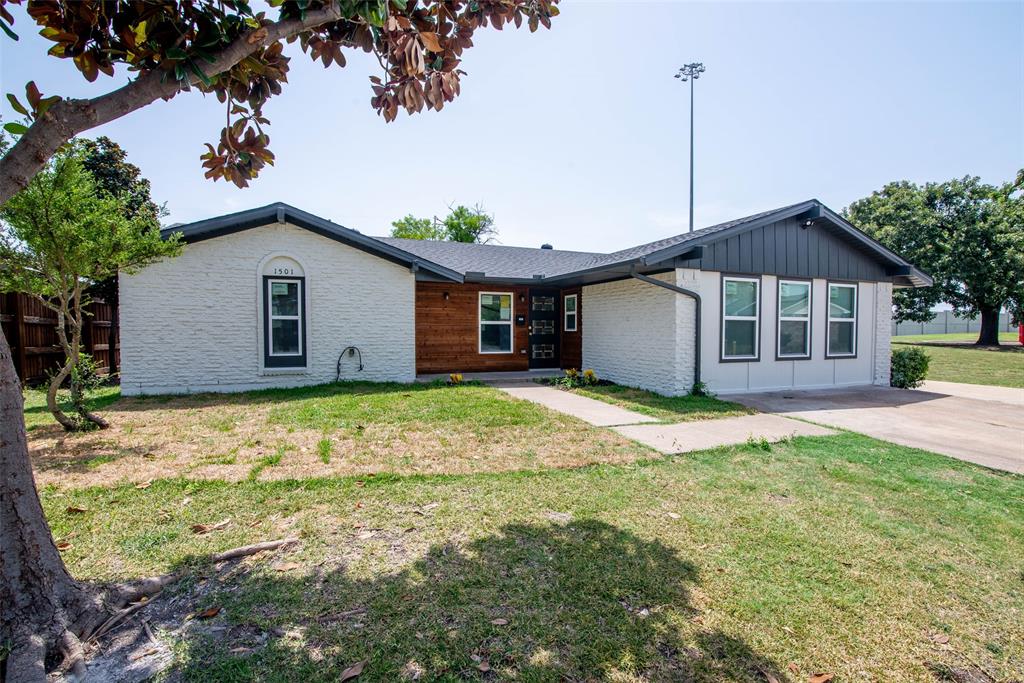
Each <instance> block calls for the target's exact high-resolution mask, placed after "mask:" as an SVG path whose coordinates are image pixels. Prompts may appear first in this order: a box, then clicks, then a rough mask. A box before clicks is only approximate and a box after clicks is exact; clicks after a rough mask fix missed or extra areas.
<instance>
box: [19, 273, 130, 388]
mask: <svg viewBox="0 0 1024 683" xmlns="http://www.w3.org/2000/svg"><path fill="white" fill-rule="evenodd" d="M85 310H86V311H87V313H89V315H86V316H85V323H84V325H83V326H82V350H83V351H84V352H85V353H88V354H89V355H91V356H92V357H93V359H94V360H95V361H96V365H97V366H98V367H99V371H100V373H101V374H106V373H108V372H110V371H111V367H110V366H111V360H113V363H114V371H116V369H117V366H118V353H119V349H120V344H119V340H118V329H117V325H116V322H115V317H114V307H113V306H112V305H111V304H108V303H106V302H105V301H103V299H93V300H92V302H91V303H90V304H89V305H88V306H87V307H86V309H85ZM0 324H2V325H3V331H4V336H6V337H7V343H8V344H10V346H11V355H12V356H13V357H14V370H15V372H17V373H18V378H19V379H20V380H21V382H22V383H23V384H26V385H33V384H39V383H42V382H44V381H46V378H47V374H48V373H49V372H51V371H55V370H57V368H58V367H59V366H60V364H61V363H62V362H63V361H64V352H63V351H62V350H61V348H60V345H59V342H58V340H57V330H56V327H57V314H56V313H54V312H53V311H51V310H50V309H49V308H47V307H46V306H44V305H43V304H42V303H41V302H40V301H39V300H38V299H35V298H33V297H31V296H29V295H28V294H23V293H19V292H3V293H0ZM112 338H113V341H114V351H113V353H111V351H110V341H111V339H112Z"/></svg>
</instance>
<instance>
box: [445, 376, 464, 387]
mask: <svg viewBox="0 0 1024 683" xmlns="http://www.w3.org/2000/svg"><path fill="white" fill-rule="evenodd" d="M460 384H462V373H461V372H453V373H452V374H450V375H448V386H450V387H457V386H459V385H460Z"/></svg>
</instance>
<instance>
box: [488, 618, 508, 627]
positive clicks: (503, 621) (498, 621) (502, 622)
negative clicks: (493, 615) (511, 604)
mask: <svg viewBox="0 0 1024 683" xmlns="http://www.w3.org/2000/svg"><path fill="white" fill-rule="evenodd" d="M491 623H492V624H494V625H495V626H506V625H507V624H508V619H491Z"/></svg>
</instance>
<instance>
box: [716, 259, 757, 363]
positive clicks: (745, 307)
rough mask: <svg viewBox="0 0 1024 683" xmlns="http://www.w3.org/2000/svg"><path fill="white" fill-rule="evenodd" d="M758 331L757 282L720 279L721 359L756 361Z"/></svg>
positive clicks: (736, 278) (741, 279)
mask: <svg viewBox="0 0 1024 683" xmlns="http://www.w3.org/2000/svg"><path fill="white" fill-rule="evenodd" d="M760 333H761V281H760V280H758V279H757V278H746V277H728V276H727V277H723V278H722V349H721V351H722V360H757V358H758V348H759V343H760V338H759V337H760Z"/></svg>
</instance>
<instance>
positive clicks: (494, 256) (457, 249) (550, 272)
mask: <svg viewBox="0 0 1024 683" xmlns="http://www.w3.org/2000/svg"><path fill="white" fill-rule="evenodd" d="M812 201H813V200H812ZM810 203H811V202H801V203H799V204H791V205H789V206H784V207H782V208H779V209H772V210H771V211H763V212H761V213H755V214H754V215H752V216H746V217H744V218H738V219H736V220H732V221H727V222H725V223H719V224H718V225H712V226H709V227H707V228H701V229H700V230H694V231H693V232H686V233H683V234H681V235H674V236H672V237H666V238H664V239H660V240H656V241H654V242H648V243H647V244H641V245H639V246H636V247H630V248H628V249H622V250H620V251H615V252H612V253H610V254H602V253H595V252H585V251H559V250H555V249H533V248H530V247H506V246H502V245H497V244H466V243H463V242H444V241H439V240H412V239H401V238H396V237H377V238H375V239H377V240H380V241H381V242H384V243H385V244H390V245H392V246H394V247H398V248H399V249H403V250H405V251H408V252H409V253H411V254H415V255H416V256H419V257H420V258H424V259H427V260H429V261H432V262H434V263H437V264H439V265H442V266H444V267H446V268H450V269H452V270H455V271H458V272H460V273H463V274H465V273H467V272H482V273H484V274H485V275H486V276H487V277H488V278H513V279H519V278H532V277H533V276H534V275H543V276H545V277H552V276H555V275H565V274H568V273H574V272H577V271H581V270H589V269H591V268H600V267H602V266H610V265H613V264H616V263H623V262H628V261H635V260H637V259H640V258H643V257H644V256H648V255H650V254H654V253H656V252H659V251H661V250H663V249H667V248H669V247H674V246H678V245H682V244H686V243H687V242H697V241H700V240H701V239H704V238H705V237H708V236H709V235H714V234H715V233H717V232H722V231H723V230H728V229H730V228H735V227H737V226H741V225H743V224H745V223H751V222H754V221H757V220H760V219H762V218H765V217H766V216H771V215H772V214H776V213H784V212H786V211H789V210H790V209H795V208H797V207H799V206H802V205H804V204H810Z"/></svg>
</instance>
